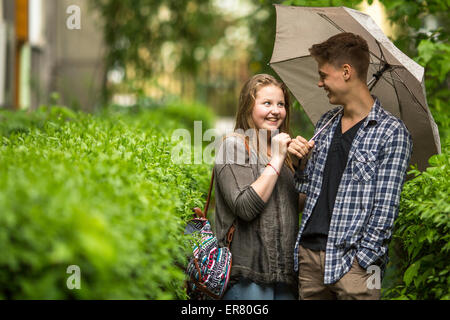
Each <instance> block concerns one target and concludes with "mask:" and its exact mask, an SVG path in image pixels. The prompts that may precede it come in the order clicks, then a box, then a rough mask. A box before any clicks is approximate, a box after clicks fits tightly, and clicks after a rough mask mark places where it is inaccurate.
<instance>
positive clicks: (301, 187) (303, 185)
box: [294, 108, 338, 194]
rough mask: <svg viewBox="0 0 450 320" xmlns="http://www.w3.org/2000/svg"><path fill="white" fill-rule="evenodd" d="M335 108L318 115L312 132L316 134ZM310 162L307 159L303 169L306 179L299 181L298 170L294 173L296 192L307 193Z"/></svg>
mask: <svg viewBox="0 0 450 320" xmlns="http://www.w3.org/2000/svg"><path fill="white" fill-rule="evenodd" d="M336 109H338V108H336ZM336 109H333V110H331V111H329V112H327V113H325V114H323V115H322V117H320V119H319V121H317V124H316V128H315V129H314V134H316V132H317V131H318V130H319V129H320V128H321V127H322V125H323V124H324V123H325V121H327V120H328V118H330V114H331V115H332V114H333V112H336ZM313 136H314V135H313ZM312 162H313V161H312V159H309V160H308V162H307V163H306V167H305V170H304V173H305V175H306V176H307V177H308V179H307V180H306V181H301V180H300V179H299V176H298V174H297V173H298V171H297V172H296V174H295V175H294V187H295V190H297V192H298V193H304V194H308V188H309V185H310V184H311V176H312V173H311V170H312V166H313V164H312Z"/></svg>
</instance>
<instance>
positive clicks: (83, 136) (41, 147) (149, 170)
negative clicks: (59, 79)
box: [0, 103, 212, 299]
mask: <svg viewBox="0 0 450 320" xmlns="http://www.w3.org/2000/svg"><path fill="white" fill-rule="evenodd" d="M189 108H195V110H197V111H196V113H195V117H200V118H198V119H196V120H203V121H204V123H210V121H211V119H212V115H211V114H210V112H208V110H207V109H206V108H205V107H203V106H195V107H193V106H192V105H184V104H181V103H179V104H178V105H176V104H173V105H172V106H170V108H169V109H165V108H164V107H163V106H160V107H158V108H152V109H149V108H138V109H136V108H134V109H130V110H126V111H123V110H122V111H120V110H121V109H117V108H110V109H109V110H108V111H107V112H103V113H102V114H101V116H100V115H90V114H84V113H74V112H73V111H70V110H68V109H65V108H61V107H52V108H45V107H42V108H40V109H39V110H38V111H35V112H33V113H24V112H6V111H2V112H0V211H1V214H0V248H2V254H1V255H0V299H173V298H184V297H185V295H184V290H183V288H182V286H183V280H184V274H183V271H182V269H181V268H180V267H179V266H177V265H183V264H184V263H185V259H184V257H185V255H186V254H187V252H188V251H187V250H188V248H189V246H188V244H187V243H186V239H185V238H184V237H183V235H182V233H183V227H184V221H185V219H186V218H188V217H189V215H190V214H191V212H190V208H192V207H194V206H203V203H204V202H203V201H204V198H205V193H206V191H207V188H208V183H209V178H210V167H209V166H207V165H174V164H173V163H172V162H171V158H170V150H171V148H172V147H173V144H174V143H173V142H171V141H170V132H171V130H173V129H174V128H177V127H186V126H187V125H188V124H189V123H188V122H186V121H182V119H183V117H184V115H185V112H186V110H188V109H189ZM167 110H170V111H169V112H167ZM177 110H178V111H179V112H180V113H179V115H180V119H179V121H178V120H170V119H173V118H174V117H173V115H174V114H177ZM202 115H203V116H202ZM166 119H167V121H164V120H166ZM169 120H170V121H169ZM189 121H190V120H189ZM208 121H209V122H208ZM204 129H205V128H204ZM69 265H77V266H79V267H80V270H81V289H79V290H77V289H74V290H69V289H68V288H67V285H66V281H67V279H68V277H69V276H71V274H68V273H66V270H67V267H68V266H69Z"/></svg>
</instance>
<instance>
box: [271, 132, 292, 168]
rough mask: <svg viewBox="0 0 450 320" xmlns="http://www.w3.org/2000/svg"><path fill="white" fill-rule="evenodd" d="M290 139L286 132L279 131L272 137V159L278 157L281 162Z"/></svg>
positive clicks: (285, 154) (284, 157)
mask: <svg viewBox="0 0 450 320" xmlns="http://www.w3.org/2000/svg"><path fill="white" fill-rule="evenodd" d="M291 141H292V139H291V137H290V136H289V135H288V134H287V133H284V132H282V133H279V134H277V135H276V136H274V137H273V138H272V142H271V154H272V159H274V160H275V159H278V160H281V162H283V161H284V160H285V159H286V156H287V152H288V146H289V144H290V143H291Z"/></svg>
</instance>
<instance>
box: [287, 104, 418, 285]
mask: <svg viewBox="0 0 450 320" xmlns="http://www.w3.org/2000/svg"><path fill="white" fill-rule="evenodd" d="M374 98H375V97H374ZM340 109H342V107H338V108H335V109H333V110H330V111H328V112H327V113H325V114H324V115H323V116H322V117H321V119H320V120H319V121H318V123H317V125H316V131H317V130H318V129H319V128H320V127H321V126H322V125H324V124H325V123H326V122H327V121H328V120H329V119H331V117H332V116H333V115H334V114H335V113H336V112H339V110H340ZM341 117H342V113H341V114H340V115H339V116H337V117H336V118H335V119H334V120H333V122H332V123H331V124H330V125H329V127H328V128H327V129H325V130H324V131H322V132H321V134H320V135H319V136H318V137H317V138H316V140H315V147H314V149H313V151H312V155H311V158H310V159H309V161H308V164H307V166H306V168H305V174H306V175H307V177H308V179H307V181H306V182H303V183H301V182H300V181H298V180H297V179H295V180H294V182H295V187H296V189H297V191H298V192H301V193H305V194H306V195H307V199H306V204H305V209H304V211H303V217H302V222H301V226H300V231H299V234H298V237H297V242H296V245H295V250H294V266H295V271H298V249H299V248H298V246H299V241H300V238H301V235H302V232H303V230H304V228H305V225H306V223H307V222H308V219H309V217H310V216H311V213H312V211H313V208H314V206H315V205H316V202H317V199H318V198H319V195H320V192H321V187H322V176H323V171H324V167H325V162H326V160H327V154H328V149H329V147H330V144H331V140H332V139H333V133H334V132H335V129H336V127H337V125H338V124H339V121H340V119H341ZM411 151H412V139H411V135H410V133H409V132H408V129H407V128H406V126H405V125H404V124H403V122H402V121H401V120H399V119H398V118H396V117H394V116H393V115H392V114H390V113H389V112H387V111H386V110H384V109H383V108H382V107H381V104H380V102H379V100H378V99H376V98H375V103H374V105H373V107H372V109H371V111H370V113H369V115H368V116H367V118H366V120H365V121H364V123H363V124H362V125H361V127H360V128H359V129H358V132H357V133H356V136H355V138H354V140H353V143H352V147H351V149H350V151H349V154H348V162H347V166H346V168H345V170H344V173H343V175H342V179H341V182H340V185H339V188H338V191H337V195H336V201H335V204H334V208H333V213H332V218H331V222H330V229H329V233H328V240H327V246H326V252H325V274H324V283H325V284H331V283H335V282H336V281H338V280H339V279H340V278H341V277H342V276H343V275H344V274H345V273H347V272H348V271H349V270H350V268H351V265H352V262H353V259H354V258H355V256H356V257H357V258H358V262H359V264H360V265H361V266H362V267H363V268H365V269H367V268H368V267H369V266H370V265H372V264H378V265H379V266H380V267H381V269H382V271H384V267H385V265H386V263H387V259H388V257H387V250H388V242H389V240H390V238H391V235H392V229H393V226H394V220H395V218H396V217H397V215H398V205H399V201H400V193H401V189H402V186H403V183H404V181H405V176H406V170H407V168H408V163H409V160H410V157H411Z"/></svg>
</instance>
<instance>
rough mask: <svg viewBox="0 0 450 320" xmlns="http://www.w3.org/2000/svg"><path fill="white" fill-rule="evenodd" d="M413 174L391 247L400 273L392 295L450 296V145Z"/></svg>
mask: <svg viewBox="0 0 450 320" xmlns="http://www.w3.org/2000/svg"><path fill="white" fill-rule="evenodd" d="M449 146H450V145H449V141H448V140H447V143H446V144H445V145H444V146H443V153H442V154H440V155H435V156H433V157H431V158H430V160H429V163H430V167H429V168H428V169H427V170H426V171H424V172H422V173H421V172H419V171H418V170H416V169H414V170H411V171H410V174H413V175H414V176H415V178H414V179H411V180H410V181H408V182H406V183H405V186H404V188H403V192H402V198H401V201H400V212H399V216H398V218H397V220H396V223H395V227H396V229H395V232H394V236H393V241H392V243H391V246H390V252H391V256H392V257H393V258H392V263H391V264H390V265H389V266H390V267H391V269H393V270H395V272H394V273H393V274H392V275H391V278H392V279H393V280H391V284H390V285H389V286H388V288H387V290H386V292H385V298H387V299H412V300H415V299H445V300H449V299H450V201H449V195H450V180H449V177H450V148H449Z"/></svg>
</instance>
